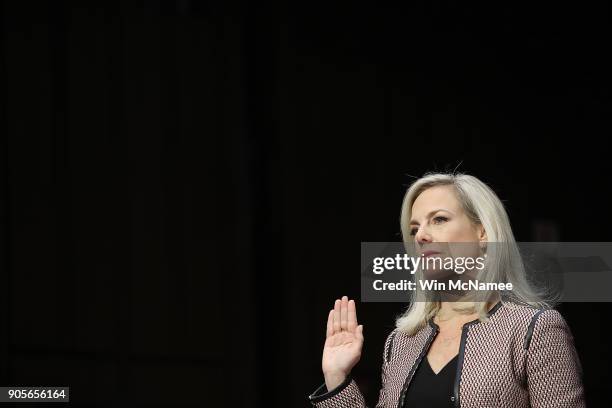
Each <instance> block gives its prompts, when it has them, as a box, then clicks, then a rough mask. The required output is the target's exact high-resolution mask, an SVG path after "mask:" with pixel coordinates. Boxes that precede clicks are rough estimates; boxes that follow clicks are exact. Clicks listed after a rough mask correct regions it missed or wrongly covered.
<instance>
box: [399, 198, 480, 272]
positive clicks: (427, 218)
mask: <svg viewBox="0 0 612 408" xmlns="http://www.w3.org/2000/svg"><path fill="white" fill-rule="evenodd" d="M410 235H411V237H413V239H414V243H415V250H416V251H417V254H418V255H423V256H424V257H440V258H443V259H444V258H446V257H449V256H450V257H453V258H456V257H478V256H479V251H480V246H479V245H478V243H479V242H481V241H486V233H485V231H484V228H483V227H482V225H474V224H473V223H472V222H471V220H470V219H469V218H468V216H467V214H466V213H465V212H464V211H463V208H462V207H461V204H460V203H459V201H458V200H457V198H456V196H455V193H454V191H453V187H452V186H436V187H431V188H428V189H427V190H425V191H423V192H422V193H421V194H420V195H419V196H418V197H417V199H416V200H415V201H414V204H413V205H412V218H411V220H410ZM458 242H463V243H468V244H454V245H453V243H458ZM474 244H476V245H474ZM428 251H432V252H434V253H432V254H431V255H428ZM437 272H442V271H437ZM428 275H429V276H430V277H431V278H433V277H440V278H441V277H443V275H444V274H442V275H439V274H438V273H435V272H434V271H433V270H429V273H428Z"/></svg>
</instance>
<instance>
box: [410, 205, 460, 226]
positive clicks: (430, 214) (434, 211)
mask: <svg viewBox="0 0 612 408" xmlns="http://www.w3.org/2000/svg"><path fill="white" fill-rule="evenodd" d="M438 211H446V212H449V213H451V214H452V213H453V212H452V211H449V210H447V209H446V208H438V209H437V210H433V211H430V212H429V213H428V214H427V217H431V216H432V215H433V214H435V213H437V212H438ZM414 224H416V225H418V224H419V223H418V221H417V220H411V221H410V225H414Z"/></svg>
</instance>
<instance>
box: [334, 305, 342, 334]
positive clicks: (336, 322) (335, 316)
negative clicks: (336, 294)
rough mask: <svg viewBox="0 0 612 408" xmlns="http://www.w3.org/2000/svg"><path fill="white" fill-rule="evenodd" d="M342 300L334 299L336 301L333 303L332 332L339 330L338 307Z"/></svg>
mask: <svg viewBox="0 0 612 408" xmlns="http://www.w3.org/2000/svg"><path fill="white" fill-rule="evenodd" d="M341 305H342V302H341V301H340V300H339V299H336V303H334V333H338V332H340V330H341V327H340V308H341Z"/></svg>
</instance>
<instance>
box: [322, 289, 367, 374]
mask: <svg viewBox="0 0 612 408" xmlns="http://www.w3.org/2000/svg"><path fill="white" fill-rule="evenodd" d="M362 328H363V327H362V326H358V325H357V313H356V310H355V302H354V301H353V300H351V301H349V300H348V298H347V297H346V296H345V297H343V298H342V300H336V303H335V305H334V310H331V311H330V313H329V317H328V319H327V338H326V339H325V346H324V348H323V361H322V368H323V372H326V373H343V374H345V375H347V374H348V373H349V372H350V371H351V369H352V368H353V367H354V366H355V364H357V362H358V361H359V358H360V357H361V348H362V346H363V333H362Z"/></svg>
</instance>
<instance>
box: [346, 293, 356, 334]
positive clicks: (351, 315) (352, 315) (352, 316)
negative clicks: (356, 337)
mask: <svg viewBox="0 0 612 408" xmlns="http://www.w3.org/2000/svg"><path fill="white" fill-rule="evenodd" d="M356 328H357V309H356V308H355V301H354V300H349V302H348V331H350V332H353V333H354V332H355V329H356Z"/></svg>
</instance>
